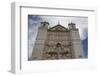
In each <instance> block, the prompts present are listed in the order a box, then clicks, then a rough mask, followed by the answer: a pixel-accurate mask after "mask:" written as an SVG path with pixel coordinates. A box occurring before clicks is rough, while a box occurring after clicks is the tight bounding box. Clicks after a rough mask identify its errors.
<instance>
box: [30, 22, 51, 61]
mask: <svg viewBox="0 0 100 76" xmlns="http://www.w3.org/2000/svg"><path fill="white" fill-rule="evenodd" d="M48 26H49V23H48V22H46V21H44V22H41V23H40V27H39V28H38V33H37V37H36V41H35V46H34V47H33V52H32V59H34V60H41V59H42V53H43V49H44V44H45V40H46V37H47V30H48Z"/></svg>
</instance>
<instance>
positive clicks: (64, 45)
mask: <svg viewBox="0 0 100 76" xmlns="http://www.w3.org/2000/svg"><path fill="white" fill-rule="evenodd" d="M48 26H49V23H48V22H42V24H41V27H39V29H38V34H37V38H36V42H35V46H34V47H33V53H32V59H33V60H53V59H73V58H84V53H83V48H82V43H81V40H80V36H79V31H78V29H77V28H76V26H75V24H74V23H70V24H69V25H68V28H65V27H63V26H62V25H60V24H58V25H56V26H54V27H52V28H48Z"/></svg>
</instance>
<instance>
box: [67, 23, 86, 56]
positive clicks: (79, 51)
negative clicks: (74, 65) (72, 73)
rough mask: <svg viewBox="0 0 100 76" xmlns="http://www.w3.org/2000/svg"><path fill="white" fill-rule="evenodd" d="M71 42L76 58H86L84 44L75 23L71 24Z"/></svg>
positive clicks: (69, 26) (69, 25)
mask: <svg viewBox="0 0 100 76" xmlns="http://www.w3.org/2000/svg"><path fill="white" fill-rule="evenodd" d="M68 28H69V34H70V42H71V47H72V50H73V57H74V58H84V53H83V47H82V42H81V39H80V35H79V30H78V28H76V25H75V23H69V24H68Z"/></svg>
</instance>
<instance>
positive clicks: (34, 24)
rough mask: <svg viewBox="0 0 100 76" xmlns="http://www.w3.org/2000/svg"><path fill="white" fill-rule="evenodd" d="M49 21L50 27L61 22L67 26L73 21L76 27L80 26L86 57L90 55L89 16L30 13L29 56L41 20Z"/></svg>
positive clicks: (29, 55)
mask: <svg viewBox="0 0 100 76" xmlns="http://www.w3.org/2000/svg"><path fill="white" fill-rule="evenodd" d="M42 21H47V22H49V24H50V27H53V26H55V25H57V24H58V22H60V24H61V25H62V26H64V27H66V28H67V26H68V23H70V22H73V23H75V24H76V27H77V28H79V34H80V38H81V40H82V44H83V50H84V55H85V57H87V56H88V18H87V17H79V16H77V17H69V16H66V17H64V16H42V15H41V16H40V15H28V58H30V57H31V54H32V50H33V47H34V43H35V39H36V35H37V31H38V27H39V26H40V22H42Z"/></svg>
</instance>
